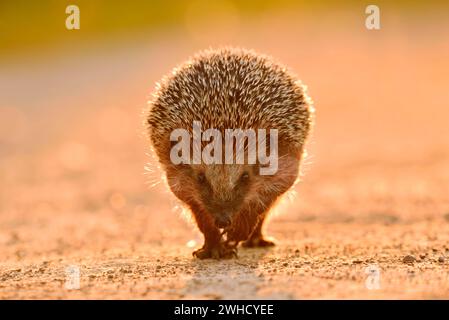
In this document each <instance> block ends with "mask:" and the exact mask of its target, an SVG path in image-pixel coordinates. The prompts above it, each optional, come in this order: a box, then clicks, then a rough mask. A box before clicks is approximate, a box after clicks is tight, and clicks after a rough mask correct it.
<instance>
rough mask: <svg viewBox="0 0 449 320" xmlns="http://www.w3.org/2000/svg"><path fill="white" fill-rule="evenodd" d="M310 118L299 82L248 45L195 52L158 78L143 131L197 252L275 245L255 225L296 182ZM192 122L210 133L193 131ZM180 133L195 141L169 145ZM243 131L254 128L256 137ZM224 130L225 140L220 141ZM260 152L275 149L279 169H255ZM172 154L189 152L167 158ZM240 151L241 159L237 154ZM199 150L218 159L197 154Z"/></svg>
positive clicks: (222, 253) (218, 254)
mask: <svg viewBox="0 0 449 320" xmlns="http://www.w3.org/2000/svg"><path fill="white" fill-rule="evenodd" d="M312 119H313V106H312V102H311V99H310V98H309V97H308V96H307V93H306V92H305V87H304V86H303V85H302V84H301V82H300V81H299V80H298V79H297V78H296V77H295V76H294V75H293V74H291V73H290V72H289V71H288V70H287V69H286V68H285V67H283V66H282V65H280V64H278V63H276V62H274V61H273V60H272V59H271V58H269V57H267V56H264V55H260V54H257V53H255V52H253V51H249V50H244V49H234V48H222V49H218V50H207V51H203V52H200V53H198V54H197V55H195V56H194V57H193V58H191V59H190V60H188V61H186V62H185V63H183V64H182V65H180V66H178V67H177V68H175V69H174V70H173V71H172V72H171V73H170V74H168V75H167V76H165V77H164V78H163V79H162V80H161V82H160V83H158V85H157V88H156V90H155V93H154V95H153V98H152V99H151V101H150V103H149V108H148V112H147V114H146V123H147V128H148V133H149V137H150V140H151V143H152V146H153V149H154V151H155V152H156V154H157V156H158V158H159V162H160V164H161V166H162V168H163V169H164V171H165V174H166V178H167V182H168V185H169V187H170V189H171V191H172V192H173V193H174V194H175V195H176V197H178V198H179V199H180V200H181V201H182V202H183V203H184V204H185V205H187V206H188V208H189V209H190V211H191V212H192V214H193V217H194V219H195V221H196V223H197V225H198V228H199V229H200V231H201V232H202V233H203V235H204V245H203V247H202V248H200V249H197V250H195V251H194V252H193V255H194V256H195V257H198V258H200V259H205V258H216V259H220V258H230V257H233V256H236V252H237V245H238V244H239V243H240V242H241V241H244V242H243V246H246V247H265V246H272V245H274V243H273V242H272V241H270V240H267V239H266V238H265V237H264V236H263V234H262V226H263V223H264V220H265V218H266V216H267V214H268V211H269V210H270V208H271V207H272V206H273V204H274V203H275V202H276V200H277V199H279V197H280V196H282V195H283V194H284V193H285V192H286V191H287V190H288V189H290V188H291V187H292V186H293V185H294V184H295V182H296V181H297V180H298V176H299V166H300V162H301V159H302V156H303V151H304V144H305V141H306V139H307V137H308V135H309V132H310V128H311V125H312ZM195 124H196V125H197V126H198V125H200V128H201V127H202V128H204V129H208V130H206V132H208V133H211V132H212V133H216V135H212V134H209V135H204V134H202V135H200V136H198V132H195V131H196V129H195ZM197 129H198V128H197ZM176 130H178V131H176ZM179 130H181V132H184V133H187V134H189V135H190V137H193V138H192V139H191V140H189V142H188V143H187V144H185V143H184V146H185V148H178V149H174V148H175V147H176V145H178V144H180V143H181V141H180V140H179V138H180V137H181V138H182V135H174V134H173V133H174V132H178V133H179ZM200 130H201V129H200ZM210 130H212V131H210ZM233 130H234V131H233ZM251 130H253V131H251ZM229 132H233V133H235V132H238V133H241V132H245V134H243V135H239V134H236V135H231V136H230V135H229ZM247 132H253V133H254V132H256V133H258V134H259V136H258V137H257V138H258V139H257V141H256V142H255V140H254V139H253V141H250V140H251V139H250V138H254V135H251V134H247ZM268 132H269V134H268ZM273 132H274V133H276V134H275V135H272V133H273ZM261 134H262V135H263V138H262V139H259V138H260V136H261ZM212 136H213V139H212ZM222 136H224V137H225V139H224V141H223V140H222V139H218V138H221V137H222ZM228 138H230V139H228ZM234 138H235V139H234ZM268 141H269V142H270V143H269V144H267V142H268ZM228 142H230V144H229V143H228ZM254 142H255V143H254ZM211 146H212V147H211ZM178 147H179V146H178ZM202 147H204V149H203V151H202V153H201V150H200V149H201V148H202ZM191 149H193V156H192V155H191V154H190V150H191ZM255 149H257V155H258V156H259V157H257V158H256V159H255V157H251V153H254V152H255ZM173 150H175V152H174V151H173ZM222 150H225V152H224V153H225V154H223V152H222ZM267 151H268V153H269V154H270V155H275V157H276V158H275V159H271V160H273V161H276V168H275V170H271V171H270V172H269V174H267V173H265V174H262V173H261V172H262V170H263V169H264V168H266V166H267V162H266V161H263V160H266V159H267V158H266V154H267ZM179 152H181V153H186V154H182V155H181V158H177V160H176V161H174V155H176V156H179ZM229 152H231V153H232V156H230V157H228V156H229ZM239 152H243V154H244V156H243V157H242V158H243V159H244V160H245V159H247V160H248V161H246V162H245V161H243V162H242V161H235V160H236V159H237V158H238V153H239ZM195 153H196V156H195ZM205 153H208V154H209V155H211V156H212V158H213V159H215V160H217V161H212V162H211V161H201V160H204V157H203V158H202V159H201V155H203V156H204V154H205ZM198 155H200V157H198ZM250 158H251V159H252V161H250ZM179 159H181V160H179ZM209 160H210V159H209ZM229 160H233V161H229ZM238 160H242V159H241V158H240V159H238Z"/></svg>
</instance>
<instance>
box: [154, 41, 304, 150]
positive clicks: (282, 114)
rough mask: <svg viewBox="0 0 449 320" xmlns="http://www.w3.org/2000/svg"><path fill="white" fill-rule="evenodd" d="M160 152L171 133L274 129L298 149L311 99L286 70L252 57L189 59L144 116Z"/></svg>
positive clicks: (242, 53) (213, 54)
mask: <svg viewBox="0 0 449 320" xmlns="http://www.w3.org/2000/svg"><path fill="white" fill-rule="evenodd" d="M147 121H148V124H149V130H150V137H151V140H152V143H153V145H154V146H155V148H156V151H157V152H158V154H159V153H160V151H162V152H164V151H166V150H158V148H160V147H162V146H163V145H164V144H163V141H168V140H169V136H170V133H171V132H172V130H174V129H177V128H184V129H187V130H191V128H192V123H193V121H201V124H202V128H203V130H205V129H208V128H217V129H221V130H224V129H234V128H239V129H248V128H253V129H256V128H276V129H278V130H279V135H280V136H281V137H282V138H283V139H285V140H286V141H289V142H290V143H292V144H293V146H294V147H296V148H298V149H301V148H302V145H303V144H304V140H305V139H306V137H307V134H308V131H309V127H310V121H311V110H310V99H309V98H308V97H307V95H306V93H305V92H304V89H303V86H302V85H301V84H300V82H299V81H298V80H297V79H295V78H294V77H293V76H292V75H291V74H289V73H288V72H287V70H286V69H285V68H283V67H282V66H280V65H278V64H276V63H274V62H273V61H271V60H270V59H269V58H267V57H264V56H260V55H257V54H255V53H254V52H252V51H246V50H240V49H221V50H217V51H213V50H211V51H205V52H203V53H200V54H198V55H196V56H195V57H193V59H191V60H189V61H187V62H186V63H184V64H183V65H181V66H180V67H178V68H176V69H175V70H174V71H173V72H172V74H170V75H169V76H167V77H165V78H164V79H163V80H162V82H161V83H160V84H158V88H157V90H156V92H155V94H154V98H153V100H152V102H151V109H150V113H149V116H148V119H147Z"/></svg>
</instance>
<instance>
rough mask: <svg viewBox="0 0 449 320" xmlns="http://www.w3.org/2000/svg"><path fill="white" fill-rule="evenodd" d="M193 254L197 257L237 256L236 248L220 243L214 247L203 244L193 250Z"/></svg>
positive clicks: (222, 257) (229, 257)
mask: <svg viewBox="0 0 449 320" xmlns="http://www.w3.org/2000/svg"><path fill="white" fill-rule="evenodd" d="M193 256H194V257H196V258H198V259H231V258H237V248H235V247H228V246H226V245H224V244H223V243H220V244H219V245H217V246H214V247H206V246H203V247H202V248H201V249H198V250H195V251H193Z"/></svg>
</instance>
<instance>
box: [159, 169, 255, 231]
mask: <svg viewBox="0 0 449 320" xmlns="http://www.w3.org/2000/svg"><path fill="white" fill-rule="evenodd" d="M257 173H258V171H257V170H256V168H255V166H253V165H244V164H229V165H228V164H219V165H218V164H217V165H216V164H211V165H205V164H201V165H181V166H179V165H178V166H170V167H169V168H168V170H167V180H168V184H169V186H170V188H171V190H172V191H173V193H174V194H175V195H176V196H177V197H178V198H179V199H180V200H182V201H184V202H186V203H187V204H188V205H189V206H190V207H191V208H196V209H197V210H196V211H198V212H203V213H204V214H207V215H208V216H209V218H210V219H211V220H212V221H213V223H214V224H215V225H216V226H217V227H218V228H226V227H227V226H229V225H231V223H232V222H233V220H234V219H235V217H236V215H237V214H238V213H239V212H240V211H242V210H243V209H244V207H245V206H247V205H248V199H249V194H250V193H251V192H250V190H251V189H252V188H253V187H254V186H255V185H257V181H258V180H259V179H260V176H259V175H258V174H257Z"/></svg>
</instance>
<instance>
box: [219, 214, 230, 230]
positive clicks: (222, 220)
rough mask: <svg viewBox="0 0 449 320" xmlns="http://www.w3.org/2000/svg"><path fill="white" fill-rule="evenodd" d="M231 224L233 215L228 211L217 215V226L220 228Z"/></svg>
mask: <svg viewBox="0 0 449 320" xmlns="http://www.w3.org/2000/svg"><path fill="white" fill-rule="evenodd" d="M230 225H231V216H230V214H228V213H222V214H219V215H217V216H216V217H215V226H216V227H217V228H219V229H224V228H227V227H229V226H230Z"/></svg>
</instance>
